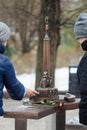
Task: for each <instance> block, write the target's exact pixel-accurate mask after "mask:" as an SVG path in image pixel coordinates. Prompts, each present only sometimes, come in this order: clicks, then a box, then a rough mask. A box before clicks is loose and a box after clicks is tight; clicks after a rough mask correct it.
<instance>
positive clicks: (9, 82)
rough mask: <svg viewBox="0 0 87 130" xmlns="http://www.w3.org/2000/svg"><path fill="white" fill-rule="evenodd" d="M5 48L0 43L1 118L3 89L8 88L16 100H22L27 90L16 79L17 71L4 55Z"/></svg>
mask: <svg viewBox="0 0 87 130" xmlns="http://www.w3.org/2000/svg"><path fill="white" fill-rule="evenodd" d="M4 50H5V49H4V46H3V45H2V44H1V43H0V116H2V115H3V114H4V111H3V108H2V106H3V101H2V97H3V88H4V86H5V87H6V89H7V91H8V93H9V95H10V97H11V98H12V99H15V100H21V99H22V98H23V96H24V93H25V88H24V86H23V84H21V83H20V82H19V81H18V79H17V78H16V75H15V71H14V68H13V65H12V63H11V62H10V60H9V58H8V57H7V56H5V55H3V52H4Z"/></svg>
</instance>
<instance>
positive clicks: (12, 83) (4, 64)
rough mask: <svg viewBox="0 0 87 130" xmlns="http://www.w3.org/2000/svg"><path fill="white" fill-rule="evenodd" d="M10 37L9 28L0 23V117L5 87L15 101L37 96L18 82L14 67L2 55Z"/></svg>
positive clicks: (35, 92) (2, 112)
mask: <svg viewBox="0 0 87 130" xmlns="http://www.w3.org/2000/svg"><path fill="white" fill-rule="evenodd" d="M10 35H11V32H10V29H9V27H8V26H7V25H6V24H5V23H3V22H0V116H2V115H3V114H4V111H3V108H2V107H3V101H2V97H3V88H4V86H5V87H6V89H7V91H8V93H9V95H10V97H11V98H12V99H15V100H21V99H22V98H23V97H24V96H26V97H29V98H30V97H32V96H35V95H36V94H39V93H38V92H37V91H33V90H31V89H26V88H25V87H24V85H23V84H22V83H20V82H19V81H18V79H17V78H16V75H15V71H14V67H13V65H12V63H11V61H10V60H9V58H8V57H7V56H5V55H4V52H5V48H6V45H7V41H8V39H9V37H10Z"/></svg>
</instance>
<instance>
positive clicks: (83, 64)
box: [74, 13, 87, 130]
mask: <svg viewBox="0 0 87 130" xmlns="http://www.w3.org/2000/svg"><path fill="white" fill-rule="evenodd" d="M74 33H75V36H76V39H77V41H78V42H79V43H80V45H81V47H82V49H83V50H84V51H85V54H84V56H83V57H82V59H81V61H80V63H79V66H78V70H77V76H78V83H79V90H80V95H81V101H80V103H79V121H80V123H82V124H83V125H84V126H85V130H87V14H86V13H81V14H80V15H79V16H78V18H77V20H76V23H75V25H74Z"/></svg>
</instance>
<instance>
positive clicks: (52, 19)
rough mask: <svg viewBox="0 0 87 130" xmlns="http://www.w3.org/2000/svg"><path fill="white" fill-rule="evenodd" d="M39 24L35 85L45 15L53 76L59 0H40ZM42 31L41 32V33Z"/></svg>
mask: <svg viewBox="0 0 87 130" xmlns="http://www.w3.org/2000/svg"><path fill="white" fill-rule="evenodd" d="M40 16H41V20H40V24H39V42H38V50H37V68H36V87H38V86H39V83H40V79H41V76H42V75H43V73H42V70H43V69H42V68H43V39H44V30H45V29H44V27H45V26H44V23H45V17H46V16H48V18H49V32H48V33H49V37H50V49H51V50H50V54H51V62H50V63H51V66H50V68H51V75H52V76H54V73H55V67H56V54H57V53H56V52H57V48H58V46H59V44H60V0H54V1H53V0H41V10H40ZM42 32H43V33H42ZM53 79H54V78H53Z"/></svg>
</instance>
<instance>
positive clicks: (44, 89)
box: [34, 17, 59, 101]
mask: <svg viewBox="0 0 87 130" xmlns="http://www.w3.org/2000/svg"><path fill="white" fill-rule="evenodd" d="M48 30H49V27H48V17H46V18H45V37H44V40H43V76H42V78H41V81H40V85H39V87H38V89H37V91H39V92H40V94H39V95H38V96H37V97H36V98H35V99H34V100H35V101H40V100H44V99H47V100H57V99H58V98H59V96H58V90H57V89H56V88H54V86H53V82H52V77H50V39H49V36H48Z"/></svg>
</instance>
